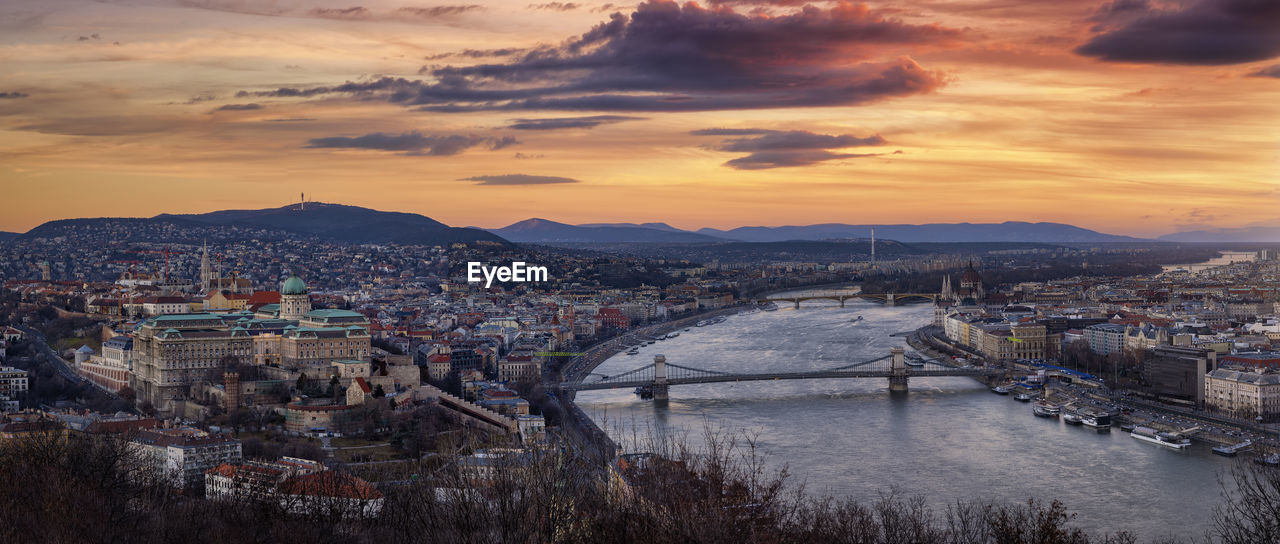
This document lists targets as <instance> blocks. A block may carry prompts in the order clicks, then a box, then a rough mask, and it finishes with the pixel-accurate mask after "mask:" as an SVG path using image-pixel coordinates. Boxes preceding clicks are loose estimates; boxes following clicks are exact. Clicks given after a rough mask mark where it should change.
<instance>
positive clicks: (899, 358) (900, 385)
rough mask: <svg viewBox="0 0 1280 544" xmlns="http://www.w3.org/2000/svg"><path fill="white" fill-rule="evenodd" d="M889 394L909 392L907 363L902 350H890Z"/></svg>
mask: <svg viewBox="0 0 1280 544" xmlns="http://www.w3.org/2000/svg"><path fill="white" fill-rule="evenodd" d="M889 357H890V361H891V362H890V364H889V374H890V375H889V392H890V393H895V392H903V393H905V392H907V377H908V376H907V361H906V357H905V355H904V353H903V350H902V348H893V349H890V350H889Z"/></svg>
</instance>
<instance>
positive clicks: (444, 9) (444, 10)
mask: <svg viewBox="0 0 1280 544" xmlns="http://www.w3.org/2000/svg"><path fill="white" fill-rule="evenodd" d="M471 11H484V6H481V5H479V4H460V5H448V6H430V7H425V8H417V7H409V8H400V9H397V10H395V12H394V13H395V14H396V15H400V16H408V17H416V18H419V19H438V18H440V17H451V16H454V15H462V14H464V13H467V12H471Z"/></svg>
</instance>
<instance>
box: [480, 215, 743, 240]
mask: <svg viewBox="0 0 1280 544" xmlns="http://www.w3.org/2000/svg"><path fill="white" fill-rule="evenodd" d="M663 226H666V225H663ZM666 227H667V229H671V227H669V226H666ZM489 232H492V233H494V234H497V235H499V236H501V237H503V238H505V239H507V240H511V241H512V242H527V243H596V244H615V243H622V242H661V243H697V242H723V241H724V240H723V239H721V238H717V237H714V236H708V235H705V234H698V233H693V232H687V231H681V230H676V229H671V230H665V229H661V228H650V227H647V226H639V225H636V226H632V225H630V224H626V223H622V224H616V223H615V224H608V225H598V226H588V225H568V224H565V223H557V222H555V221H549V220H546V219H537V218H534V219H526V220H524V221H520V222H518V223H512V224H510V225H507V226H505V227H502V228H499V229H489Z"/></svg>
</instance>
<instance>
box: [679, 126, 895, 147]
mask: <svg viewBox="0 0 1280 544" xmlns="http://www.w3.org/2000/svg"><path fill="white" fill-rule="evenodd" d="M692 134H693V135H695V136H748V137H745V138H730V139H727V140H725V141H724V142H722V143H721V144H720V145H718V146H716V147H715V148H716V149H718V150H720V151H740V152H754V151H765V150H772V149H839V148H843V147H859V146H864V145H881V144H883V143H884V138H881V137H880V135H878V134H876V135H872V136H867V137H865V138H859V137H857V136H854V135H852V134H841V135H837V136H832V135H828V134H817V133H813V132H809V131H807V130H789V131H781V130H762V129H723V128H719V129H717V128H713V129H705V130H695V131H693V132H692Z"/></svg>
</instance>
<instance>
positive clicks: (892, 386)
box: [889, 299, 908, 393]
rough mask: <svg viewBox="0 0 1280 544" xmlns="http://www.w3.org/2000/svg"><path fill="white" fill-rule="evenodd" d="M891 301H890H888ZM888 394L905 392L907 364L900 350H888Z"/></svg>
mask: <svg viewBox="0 0 1280 544" xmlns="http://www.w3.org/2000/svg"><path fill="white" fill-rule="evenodd" d="M890 300H892V299H890ZM889 356H890V361H891V362H890V364H889V392H890V393H894V392H903V393H905V392H906V391H907V379H908V376H907V362H906V356H905V354H904V352H903V350H902V348H893V349H890V350H889Z"/></svg>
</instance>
